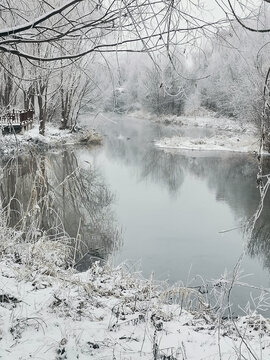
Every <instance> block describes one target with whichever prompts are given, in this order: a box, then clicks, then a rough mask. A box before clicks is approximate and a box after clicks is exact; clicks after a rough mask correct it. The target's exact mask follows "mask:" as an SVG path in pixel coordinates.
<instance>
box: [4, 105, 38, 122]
mask: <svg viewBox="0 0 270 360" xmlns="http://www.w3.org/2000/svg"><path fill="white" fill-rule="evenodd" d="M33 115H34V111H33V110H14V109H13V110H11V111H9V112H7V113H6V114H4V115H2V116H0V125H2V126H9V125H22V126H23V125H26V124H28V123H31V122H33Z"/></svg>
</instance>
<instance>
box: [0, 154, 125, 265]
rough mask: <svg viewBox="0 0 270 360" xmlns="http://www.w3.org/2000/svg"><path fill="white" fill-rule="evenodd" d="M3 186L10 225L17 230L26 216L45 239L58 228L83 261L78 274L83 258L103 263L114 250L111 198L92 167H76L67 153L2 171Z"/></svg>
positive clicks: (11, 165)
mask: <svg viewBox="0 0 270 360" xmlns="http://www.w3.org/2000/svg"><path fill="white" fill-rule="evenodd" d="M18 163H21V169H22V170H19V171H18V166H17V164H18ZM3 180H4V181H2V184H1V199H2V203H3V205H4V206H6V205H7V204H8V203H9V204H10V206H9V207H8V208H9V209H10V217H9V218H10V225H11V226H17V227H19V226H21V225H22V222H23V221H22V219H25V218H26V217H25V216H23V214H25V212H28V213H31V221H35V223H36V226H37V227H38V228H39V229H41V230H43V231H46V232H47V233H48V234H52V233H54V232H55V231H59V228H62V229H63V230H64V231H65V232H66V233H68V234H69V236H71V237H72V238H74V239H76V247H77V248H78V251H77V256H76V261H78V260H79V259H80V257H81V256H82V254H83V255H84V260H82V261H81V262H80V267H81V268H83V267H85V266H86V263H88V262H89V259H90V256H88V255H89V254H88V255H86V253H87V252H89V253H90V254H91V255H93V254H94V255H95V256H97V257H100V258H102V259H105V258H107V256H108V255H109V254H110V253H111V252H112V251H113V249H114V248H115V247H117V246H118V245H117V241H118V240H119V236H118V233H117V228H116V224H115V221H114V217H113V213H112V210H111V204H112V201H113V196H112V194H111V193H110V192H109V190H108V189H107V187H106V185H105V184H104V182H103V180H102V179H101V177H100V175H99V174H98V173H97V171H96V170H95V169H94V168H93V167H90V166H89V167H88V168H87V169H80V168H79V167H78V163H77V159H76V157H75V155H74V153H73V152H68V151H64V152H62V153H58V154H51V155H49V156H48V157H46V158H45V157H43V156H36V157H30V158H21V159H15V160H14V162H10V163H9V164H8V165H7V166H6V167H5V168H4V174H3ZM28 218H30V217H28Z"/></svg>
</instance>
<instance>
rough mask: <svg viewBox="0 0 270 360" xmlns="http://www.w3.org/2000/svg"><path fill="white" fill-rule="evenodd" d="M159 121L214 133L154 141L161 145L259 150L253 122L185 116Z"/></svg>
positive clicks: (164, 146) (224, 149)
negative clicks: (245, 122)
mask: <svg viewBox="0 0 270 360" xmlns="http://www.w3.org/2000/svg"><path fill="white" fill-rule="evenodd" d="M160 121H161V122H162V123H164V124H167V125H171V124H173V125H179V126H181V127H184V128H194V127H198V128H205V129H212V130H213V135H211V136H208V137H207V136H201V137H197V138H194V137H191V136H173V137H171V138H162V139H159V140H157V141H156V143H155V144H156V146H158V147H160V148H170V149H182V150H207V151H211V150H213V151H234V152H257V151H258V149H259V137H258V134H257V130H256V128H255V127H254V126H253V125H252V124H244V123H240V122H238V121H234V120H231V119H227V118H215V117H185V116H183V117H165V118H164V117H163V118H161V120H160Z"/></svg>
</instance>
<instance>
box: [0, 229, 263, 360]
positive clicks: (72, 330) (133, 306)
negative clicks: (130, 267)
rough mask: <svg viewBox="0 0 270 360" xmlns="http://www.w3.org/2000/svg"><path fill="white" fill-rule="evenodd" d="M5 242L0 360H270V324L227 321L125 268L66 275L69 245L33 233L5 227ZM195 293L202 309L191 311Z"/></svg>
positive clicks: (183, 293)
mask: <svg viewBox="0 0 270 360" xmlns="http://www.w3.org/2000/svg"><path fill="white" fill-rule="evenodd" d="M0 234H1V243H0V250H1V258H0V268H1V272H0V358H3V359H11V360H13V359H14V360H15V359H16V360H18V359H30V358H31V359H57V360H60V359H61V360H62V359H70V360H73V359H82V360H83V359H89V357H91V358H92V359H117V360H118V359H145V360H146V359H147V360H148V359H149V360H150V359H163V360H165V359H166V360H174V359H177V360H178V359H186V360H187V359H188V360H199V359H213V360H216V359H218V358H222V359H224V360H225V359H238V358H240V357H243V358H249V357H253V358H256V359H267V358H268V357H269V356H270V347H269V343H270V324H269V321H268V320H266V319H264V318H263V317H262V316H260V315H256V314H251V315H250V316H246V317H242V318H239V319H232V320H228V319H226V318H224V317H223V315H222V312H220V311H219V312H214V311H213V310H210V309H209V306H208V304H207V303H206V302H205V298H204V297H203V295H202V292H199V291H197V290H196V291H195V290H194V289H193V290H192V289H185V288H180V287H178V288H171V289H169V288H165V287H164V285H162V284H159V283H156V282H155V281H153V280H151V279H150V280H145V279H143V278H142V277H141V276H140V274H139V273H137V274H136V273H135V274H131V273H129V272H128V271H126V270H125V268H124V266H122V267H121V266H120V267H117V268H112V267H110V266H109V265H106V266H104V267H100V266H99V265H98V264H96V265H94V266H93V267H92V268H91V269H90V270H88V271H86V272H84V273H78V272H76V271H75V270H74V269H73V268H72V267H70V268H68V269H67V268H66V265H67V263H72V252H71V248H72V247H71V242H70V241H71V240H70V239H67V238H65V237H63V238H62V239H60V240H58V241H57V242H56V241H52V240H50V239H49V238H47V237H46V236H45V235H43V236H42V235H41V234H40V233H39V234H38V233H37V234H32V235H30V233H29V234H27V235H26V238H28V237H29V236H31V241H28V242H27V241H25V239H24V240H23V239H22V238H21V234H19V233H17V232H16V231H14V230H11V229H8V228H4V227H3V228H1V231H0ZM221 286H223V285H221ZM224 286H225V283H224ZM228 286H229V287H230V284H228ZM191 292H192V293H193V295H194V294H195V295H196V299H197V300H196V303H197V307H196V310H194V311H186V310H185V309H184V306H185V304H187V303H188V301H189V300H190V293H191ZM251 354H252V355H251Z"/></svg>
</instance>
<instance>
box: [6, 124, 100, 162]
mask: <svg viewBox="0 0 270 360" xmlns="http://www.w3.org/2000/svg"><path fill="white" fill-rule="evenodd" d="M101 143H102V137H101V136H100V135H99V134H98V133H96V132H95V130H88V129H87V130H85V129H82V130H81V131H79V132H71V131H70V130H68V129H66V130H60V129H59V128H57V127H55V126H53V125H52V124H47V125H46V133H45V135H44V136H43V135H40V134H39V129H38V125H34V127H33V128H32V129H31V130H29V131H26V132H25V133H24V134H8V135H1V136H0V154H1V155H2V157H4V156H11V155H13V154H18V153H22V152H27V151H30V150H33V149H35V150H37V151H38V152H41V151H44V150H45V151H46V150H49V149H51V148H58V147H62V146H68V145H100V144H101Z"/></svg>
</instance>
